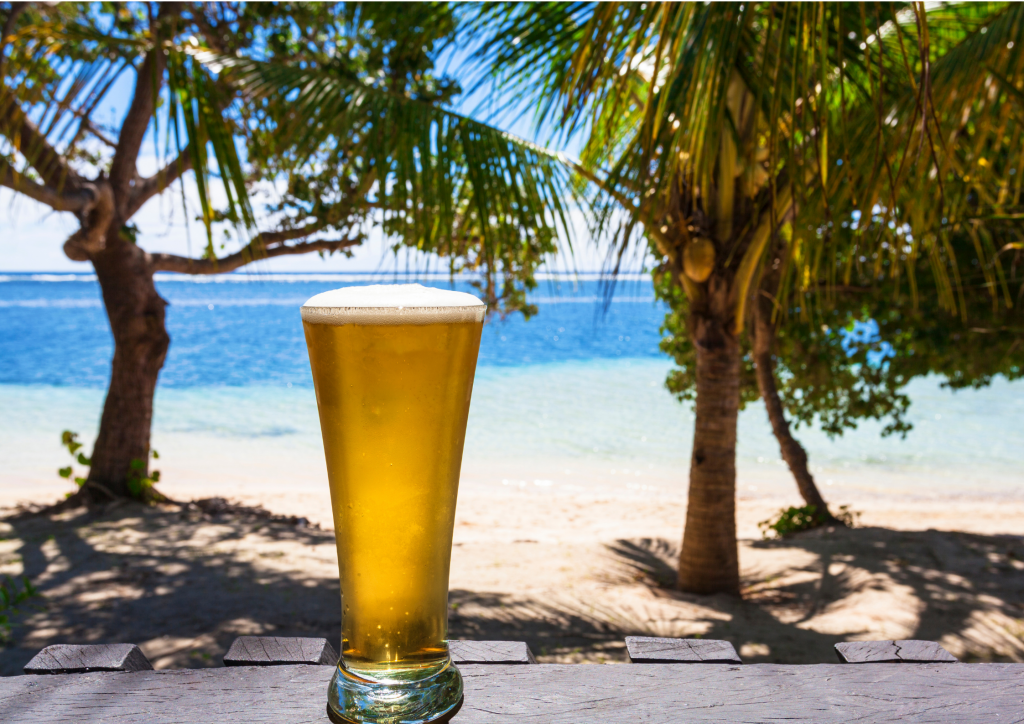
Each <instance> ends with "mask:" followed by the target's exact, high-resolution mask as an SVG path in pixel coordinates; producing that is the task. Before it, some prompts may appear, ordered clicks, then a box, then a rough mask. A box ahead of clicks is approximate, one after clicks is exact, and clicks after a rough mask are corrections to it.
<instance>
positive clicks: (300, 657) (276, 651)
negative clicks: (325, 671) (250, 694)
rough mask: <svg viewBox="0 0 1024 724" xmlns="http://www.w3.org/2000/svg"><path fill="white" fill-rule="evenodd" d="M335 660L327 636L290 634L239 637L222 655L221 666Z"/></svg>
mask: <svg viewBox="0 0 1024 724" xmlns="http://www.w3.org/2000/svg"><path fill="white" fill-rule="evenodd" d="M337 663H338V654H337V653H335V651H334V647H333V646H331V645H330V643H328V641H327V639H320V638H300V637H293V636H239V637H238V638H237V639H235V640H234V641H232V642H231V648H229V649H228V652H227V653H226V654H224V665H225V666H284V665H286V664H314V665H317V664H325V665H328V666H334V665H335V664H337Z"/></svg>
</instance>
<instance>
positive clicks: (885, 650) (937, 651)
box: [836, 640, 957, 664]
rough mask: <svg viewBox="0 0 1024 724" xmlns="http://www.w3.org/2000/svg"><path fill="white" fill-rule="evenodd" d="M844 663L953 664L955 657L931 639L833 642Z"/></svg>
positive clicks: (840, 659) (955, 660)
mask: <svg viewBox="0 0 1024 724" xmlns="http://www.w3.org/2000/svg"><path fill="white" fill-rule="evenodd" d="M836 655H837V656H839V661H841V662H842V663H844V664H900V663H903V664H937V663H945V664H955V663H956V662H957V659H956V658H955V657H954V656H953V655H952V654H951V653H949V652H948V651H946V650H945V649H944V648H942V647H941V646H939V645H938V644H937V643H935V642H934V641H909V640H908V641H846V642H844V643H841V644H836Z"/></svg>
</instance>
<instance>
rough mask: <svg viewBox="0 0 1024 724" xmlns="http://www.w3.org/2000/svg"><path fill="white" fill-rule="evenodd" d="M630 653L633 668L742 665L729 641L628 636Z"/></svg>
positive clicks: (627, 641) (628, 653) (627, 646)
mask: <svg viewBox="0 0 1024 724" xmlns="http://www.w3.org/2000/svg"><path fill="white" fill-rule="evenodd" d="M626 653H627V655H628V656H629V661H630V663H632V664H742V663H743V660H742V659H741V658H740V657H739V656H738V655H737V654H736V649H734V648H733V646H732V644H731V643H729V642H728V641H716V640H714V639H663V638H655V637H653V636H627V637H626Z"/></svg>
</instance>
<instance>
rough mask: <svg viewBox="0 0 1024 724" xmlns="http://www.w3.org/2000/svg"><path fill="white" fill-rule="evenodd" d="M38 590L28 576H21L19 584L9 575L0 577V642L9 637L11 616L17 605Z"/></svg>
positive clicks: (35, 594)
mask: <svg viewBox="0 0 1024 724" xmlns="http://www.w3.org/2000/svg"><path fill="white" fill-rule="evenodd" d="M38 595H39V591H38V590H37V589H36V587H35V586H33V585H32V582H31V581H30V580H28V576H22V577H21V585H20V586H19V585H18V581H16V580H15V579H13V578H11V577H10V576H4V578H3V579H0V643H6V642H7V641H9V640H10V638H11V616H14V615H16V614H17V613H18V606H20V605H21V604H23V603H24V602H25V601H27V600H29V599H30V598H32V597H34V596H38Z"/></svg>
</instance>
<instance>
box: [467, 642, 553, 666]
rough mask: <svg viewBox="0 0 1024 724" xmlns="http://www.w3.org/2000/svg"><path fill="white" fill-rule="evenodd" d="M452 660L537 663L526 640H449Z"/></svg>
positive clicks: (474, 662) (492, 662) (476, 662)
mask: <svg viewBox="0 0 1024 724" xmlns="http://www.w3.org/2000/svg"><path fill="white" fill-rule="evenodd" d="M448 650H449V651H450V652H451V654H452V661H454V662H455V663H456V664H458V665H459V666H461V665H462V664H536V663H537V659H535V658H534V657H533V652H532V651H530V647H529V646H527V645H526V642H524V641H449V642H448Z"/></svg>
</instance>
